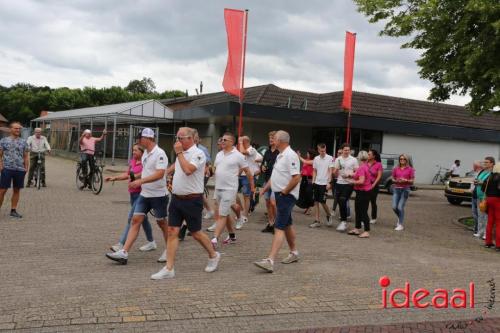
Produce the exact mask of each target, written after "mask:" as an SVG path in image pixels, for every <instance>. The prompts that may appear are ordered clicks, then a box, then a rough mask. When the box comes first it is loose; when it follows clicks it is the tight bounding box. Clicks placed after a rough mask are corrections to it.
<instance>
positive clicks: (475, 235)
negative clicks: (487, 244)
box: [472, 234, 481, 238]
mask: <svg viewBox="0 0 500 333" xmlns="http://www.w3.org/2000/svg"><path fill="white" fill-rule="evenodd" d="M472 236H474V237H477V238H479V236H481V235H480V234H474V235H472Z"/></svg>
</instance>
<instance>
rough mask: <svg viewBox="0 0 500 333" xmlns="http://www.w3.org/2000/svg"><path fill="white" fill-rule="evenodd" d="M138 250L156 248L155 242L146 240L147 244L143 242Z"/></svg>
mask: <svg viewBox="0 0 500 333" xmlns="http://www.w3.org/2000/svg"><path fill="white" fill-rule="evenodd" d="M139 250H141V251H143V252H147V251H153V250H156V242H155V241H152V242H148V243H147V244H144V245H143V246H141V247H140V248H139Z"/></svg>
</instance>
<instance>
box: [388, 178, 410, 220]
mask: <svg viewBox="0 0 500 333" xmlns="http://www.w3.org/2000/svg"><path fill="white" fill-rule="evenodd" d="M409 195H410V189H409V188H396V187H395V188H394V193H393V194H392V210H393V211H394V213H396V215H397V217H398V219H399V224H401V225H403V222H404V219H405V204H406V200H408V196H409Z"/></svg>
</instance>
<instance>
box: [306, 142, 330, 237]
mask: <svg viewBox="0 0 500 333" xmlns="http://www.w3.org/2000/svg"><path fill="white" fill-rule="evenodd" d="M317 148H318V153H319V155H318V156H316V157H315V158H314V160H313V200H314V208H315V211H314V213H315V220H314V222H313V223H311V224H310V225H309V227H310V228H317V227H320V226H321V222H320V207H319V205H320V204H321V206H322V207H323V209H324V210H325V213H326V225H327V226H329V227H331V226H332V225H333V220H332V214H331V212H330V208H329V207H328V206H327V205H326V196H327V194H328V190H330V188H331V181H332V170H333V157H332V156H330V155H328V154H327V153H326V145H325V144H324V143H320V144H318V146H317Z"/></svg>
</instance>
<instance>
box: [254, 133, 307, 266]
mask: <svg viewBox="0 0 500 333" xmlns="http://www.w3.org/2000/svg"><path fill="white" fill-rule="evenodd" d="M274 140H275V142H276V147H277V148H278V150H279V152H280V153H279V155H278V156H277V157H276V163H275V164H274V168H273V173H272V175H271V179H270V181H269V182H268V183H267V184H266V188H264V191H265V190H267V187H268V186H271V189H272V191H273V192H274V196H275V198H276V209H277V211H276V220H275V222H274V236H273V243H272V245H271V251H270V252H269V255H268V256H267V258H265V259H262V260H260V261H256V262H255V263H254V264H255V265H256V266H257V267H259V268H261V269H263V270H265V271H266V272H269V273H272V272H273V271H274V260H275V258H276V256H277V254H278V252H279V250H280V248H281V246H282V245H283V242H284V241H285V239H286V241H287V243H288V247H289V248H290V254H289V255H288V256H287V257H286V258H285V259H283V260H282V261H281V263H283V264H291V263H293V262H296V261H298V260H299V252H298V251H297V248H296V245H295V229H294V228H293V225H292V210H293V206H295V202H296V201H297V199H298V197H299V182H300V178H301V176H300V160H299V157H298V155H297V153H296V152H294V151H293V150H292V148H290V145H289V142H290V135H289V134H288V133H287V132H285V131H278V132H276V134H275V136H274Z"/></svg>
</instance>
